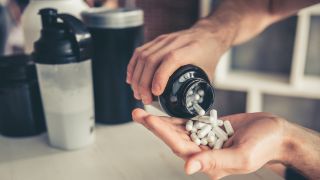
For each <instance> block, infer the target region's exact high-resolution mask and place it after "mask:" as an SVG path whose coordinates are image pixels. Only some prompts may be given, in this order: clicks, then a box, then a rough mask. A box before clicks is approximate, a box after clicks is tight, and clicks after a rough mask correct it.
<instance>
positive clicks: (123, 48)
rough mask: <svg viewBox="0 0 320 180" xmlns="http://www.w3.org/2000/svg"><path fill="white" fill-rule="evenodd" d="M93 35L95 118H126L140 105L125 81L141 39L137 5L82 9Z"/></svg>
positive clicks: (111, 121)
mask: <svg viewBox="0 0 320 180" xmlns="http://www.w3.org/2000/svg"><path fill="white" fill-rule="evenodd" d="M82 19H83V21H84V23H85V24H86V25H87V26H88V27H89V30H90V32H91V34H92V39H93V46H94V48H93V52H94V54H93V58H92V64H93V82H94V97H95V117H96V121H97V122H100V123H104V124H119V123H125V122H130V121H131V120H132V118H131V111H132V110H133V109H134V108H137V107H140V108H141V107H143V105H142V103H141V102H140V101H137V100H135V99H134V96H133V92H132V90H131V88H130V86H129V85H128V84H127V83H126V80H125V79H126V70H127V65H128V63H129V60H130V58H131V56H132V54H133V51H134V49H135V48H136V47H137V46H139V45H141V44H142V41H143V12H142V10H140V9H127V8H120V9H115V10H107V9H98V10H90V11H86V12H83V13H82Z"/></svg>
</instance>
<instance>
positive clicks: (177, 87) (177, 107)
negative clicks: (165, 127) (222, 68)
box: [159, 65, 214, 118]
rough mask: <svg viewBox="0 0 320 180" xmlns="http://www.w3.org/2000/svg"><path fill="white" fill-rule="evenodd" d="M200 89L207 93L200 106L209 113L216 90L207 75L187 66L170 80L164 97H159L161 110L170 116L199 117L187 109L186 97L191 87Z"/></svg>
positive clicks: (198, 69) (194, 67) (197, 68)
mask: <svg viewBox="0 0 320 180" xmlns="http://www.w3.org/2000/svg"><path fill="white" fill-rule="evenodd" d="M192 86H195V87H198V86H199V87H200V88H201V89H203V90H204V91H205V92H206V93H205V94H206V95H205V97H204V100H203V102H202V103H200V106H202V108H204V111H206V112H207V111H208V110H210V109H211V108H212V106H213V99H214V90H213V87H212V86H211V84H210V81H209V79H208V77H207V75H206V73H205V72H204V71H203V70H202V69H200V68H199V67H196V66H194V65H185V66H182V67H180V68H179V69H178V70H176V71H175V73H174V74H173V75H171V77H170V78H169V80H168V83H167V86H166V88H165V90H164V92H163V94H162V95H160V96H159V103H160V106H161V108H162V109H163V110H164V111H165V112H166V113H167V114H168V115H170V116H173V117H179V118H193V117H195V116H197V115H198V113H196V112H195V111H194V110H193V109H191V108H186V97H187V96H186V95H187V92H188V90H189V89H190V87H192Z"/></svg>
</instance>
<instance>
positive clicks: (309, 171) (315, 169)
mask: <svg viewBox="0 0 320 180" xmlns="http://www.w3.org/2000/svg"><path fill="white" fill-rule="evenodd" d="M285 126H286V128H285V129H286V132H285V134H286V135H285V141H284V142H285V145H284V153H283V155H282V162H283V163H284V164H285V165H287V166H291V167H293V168H295V169H297V170H298V171H300V172H301V173H302V174H303V175H305V176H306V177H308V178H309V179H320V173H319V167H320V134H319V133H317V132H315V131H312V130H310V129H306V128H303V127H301V126H298V125H295V124H289V123H287V125H285Z"/></svg>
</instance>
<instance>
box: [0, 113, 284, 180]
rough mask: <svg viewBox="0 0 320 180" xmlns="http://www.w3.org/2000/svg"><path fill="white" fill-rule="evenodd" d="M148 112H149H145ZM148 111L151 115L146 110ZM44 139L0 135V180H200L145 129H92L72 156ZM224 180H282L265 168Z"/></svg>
mask: <svg viewBox="0 0 320 180" xmlns="http://www.w3.org/2000/svg"><path fill="white" fill-rule="evenodd" d="M149 110H150V108H149ZM150 111H153V110H152V108H151V110H150ZM155 111H156V110H155ZM47 141H48V140H47V135H46V134H42V135H40V136H35V137H30V138H5V137H2V136H0V179H1V180H144V179H145V180H204V179H208V178H207V177H206V176H205V175H204V174H197V175H193V176H187V175H185V174H184V171H183V164H184V163H183V161H182V160H180V159H179V158H177V157H176V156H175V155H174V154H173V153H172V152H171V150H170V149H169V148H168V147H167V146H166V145H165V144H164V143H163V142H161V141H160V140H159V139H158V138H157V137H155V136H154V135H153V134H152V133H151V132H149V131H148V130H147V129H146V128H144V127H142V126H141V125H139V124H135V123H127V124H124V125H117V126H105V125H97V127H96V140H95V143H94V144H93V145H91V146H88V147H87V148H84V149H81V150H76V151H62V150H59V149H54V148H51V147H50V146H48V142H47ZM225 179H226V180H235V179H237V180H242V179H243V180H267V179H272V180H282V178H280V177H279V176H277V175H276V174H274V173H273V172H271V171H270V170H268V169H261V170H259V171H258V172H255V173H252V174H249V175H240V176H239V175H238V176H232V177H228V178H225Z"/></svg>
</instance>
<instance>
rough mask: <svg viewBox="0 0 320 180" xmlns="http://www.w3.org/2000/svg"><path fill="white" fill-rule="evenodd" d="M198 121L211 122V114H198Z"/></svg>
mask: <svg viewBox="0 0 320 180" xmlns="http://www.w3.org/2000/svg"><path fill="white" fill-rule="evenodd" d="M197 121H200V122H203V123H207V124H210V123H211V121H210V117H209V116H198V119H197Z"/></svg>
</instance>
